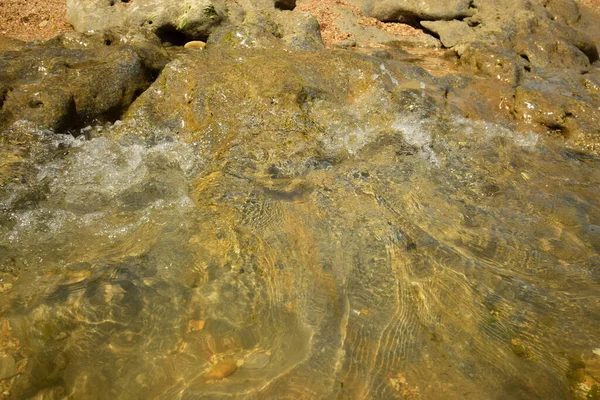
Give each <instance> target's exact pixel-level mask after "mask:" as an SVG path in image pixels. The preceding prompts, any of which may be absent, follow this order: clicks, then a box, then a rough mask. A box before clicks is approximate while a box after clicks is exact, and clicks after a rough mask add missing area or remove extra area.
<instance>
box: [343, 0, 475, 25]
mask: <svg viewBox="0 0 600 400" xmlns="http://www.w3.org/2000/svg"><path fill="white" fill-rule="evenodd" d="M352 2H353V3H354V4H356V5H357V6H358V7H360V8H361V10H362V11H363V13H364V14H365V15H368V16H369V17H373V18H377V19H379V20H381V21H413V20H415V19H427V20H451V19H457V18H464V17H467V16H469V15H471V10H470V9H469V4H470V1H469V0H448V1H438V0H418V1H412V0H400V1H396V0H382V1H377V0H352Z"/></svg>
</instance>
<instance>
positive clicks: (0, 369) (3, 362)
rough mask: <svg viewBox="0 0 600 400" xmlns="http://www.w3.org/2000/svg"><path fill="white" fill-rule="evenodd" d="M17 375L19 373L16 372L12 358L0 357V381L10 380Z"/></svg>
mask: <svg viewBox="0 0 600 400" xmlns="http://www.w3.org/2000/svg"><path fill="white" fill-rule="evenodd" d="M18 373H19V371H18V370H17V364H16V363H15V360H14V358H12V357H11V356H9V355H4V356H1V355H0V381H1V380H3V379H8V378H11V377H13V376H15V375H16V374H18Z"/></svg>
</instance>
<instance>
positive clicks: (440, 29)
mask: <svg viewBox="0 0 600 400" xmlns="http://www.w3.org/2000/svg"><path fill="white" fill-rule="evenodd" d="M421 25H422V26H423V27H424V28H426V29H429V30H430V31H432V32H434V33H436V34H437V35H438V36H439V37H440V40H441V41H442V44H443V45H444V47H448V48H450V47H454V46H456V45H457V44H460V43H465V42H469V41H472V40H474V39H475V33H474V32H473V29H472V28H471V27H469V25H467V24H466V23H465V22H463V21H457V20H453V21H421Z"/></svg>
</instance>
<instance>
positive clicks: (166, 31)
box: [156, 25, 206, 46]
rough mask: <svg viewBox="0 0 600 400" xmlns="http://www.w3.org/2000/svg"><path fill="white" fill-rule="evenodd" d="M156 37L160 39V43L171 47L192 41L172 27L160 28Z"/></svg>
mask: <svg viewBox="0 0 600 400" xmlns="http://www.w3.org/2000/svg"><path fill="white" fill-rule="evenodd" d="M156 35H157V36H158V37H159V38H160V41H161V42H163V43H171V44H172V45H173V46H183V45H185V44H186V43H187V42H189V41H190V40H194V39H193V38H190V37H189V36H188V35H186V34H185V33H183V32H180V31H178V30H177V28H175V26H173V25H165V26H161V27H160V28H159V29H157V31H156ZM203 39H204V40H203ZM205 39H206V38H202V39H200V40H202V41H205Z"/></svg>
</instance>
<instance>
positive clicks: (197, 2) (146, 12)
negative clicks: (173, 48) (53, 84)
mask: <svg viewBox="0 0 600 400" xmlns="http://www.w3.org/2000/svg"><path fill="white" fill-rule="evenodd" d="M224 17H225V10H224V6H223V7H221V6H220V5H219V4H214V3H213V1H211V0H194V1H186V2H180V1H167V0H135V1H125V0H67V20H68V21H69V23H70V24H71V25H73V28H74V29H75V30H76V31H78V32H86V31H90V30H94V31H96V30H103V29H107V28H113V27H120V26H122V27H130V28H131V27H136V28H137V27H140V26H145V27H147V28H149V29H151V30H152V31H154V32H155V33H157V34H159V35H168V34H182V35H184V36H185V37H186V38H187V39H206V37H207V36H208V35H209V33H210V32H212V30H214V28H216V27H217V26H218V25H219V24H220V23H221V21H222V20H223V18H224Z"/></svg>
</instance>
